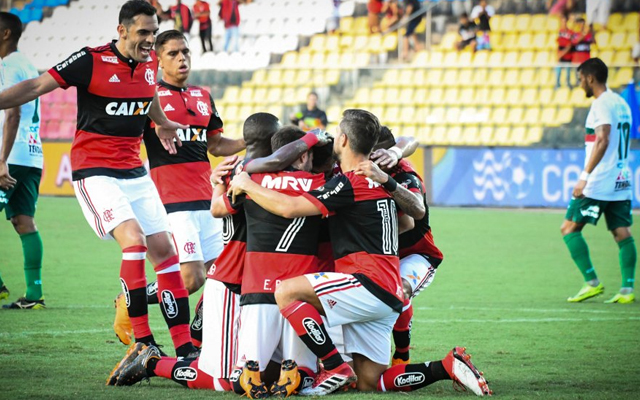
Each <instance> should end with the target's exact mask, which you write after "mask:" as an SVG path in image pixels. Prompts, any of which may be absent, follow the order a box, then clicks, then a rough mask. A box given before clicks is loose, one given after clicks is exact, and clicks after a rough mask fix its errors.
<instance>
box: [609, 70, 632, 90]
mask: <svg viewBox="0 0 640 400" xmlns="http://www.w3.org/2000/svg"><path fill="white" fill-rule="evenodd" d="M609 71H611V70H609ZM631 80H633V70H632V69H631V67H625V68H620V69H618V71H617V72H616V73H615V75H614V77H613V79H612V80H611V87H612V88H619V87H621V86H625V85H627V84H628V83H629V81H631Z"/></svg>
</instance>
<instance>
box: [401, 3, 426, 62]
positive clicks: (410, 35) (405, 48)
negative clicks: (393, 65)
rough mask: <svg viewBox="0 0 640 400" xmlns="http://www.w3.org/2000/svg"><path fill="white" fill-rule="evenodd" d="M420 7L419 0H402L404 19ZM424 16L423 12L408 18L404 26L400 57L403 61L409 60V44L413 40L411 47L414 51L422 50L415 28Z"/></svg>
mask: <svg viewBox="0 0 640 400" xmlns="http://www.w3.org/2000/svg"><path fill="white" fill-rule="evenodd" d="M419 9H420V0H404V17H403V18H404V19H405V20H406V19H408V18H410V17H411V15H412V14H413V13H414V12H416V11H418V10H419ZM422 18H424V14H420V16H417V17H415V18H414V19H412V20H410V21H409V23H408V24H407V26H406V31H405V33H404V37H403V38H402V57H403V58H404V60H405V61H408V60H409V44H410V42H409V41H411V42H413V49H414V50H415V51H420V50H422V43H420V41H418V36H417V35H416V28H417V27H418V25H420V22H421V21H422Z"/></svg>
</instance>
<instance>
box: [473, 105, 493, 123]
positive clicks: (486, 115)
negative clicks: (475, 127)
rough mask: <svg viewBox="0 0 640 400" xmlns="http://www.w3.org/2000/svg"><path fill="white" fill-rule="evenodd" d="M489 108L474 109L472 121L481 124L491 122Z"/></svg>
mask: <svg viewBox="0 0 640 400" xmlns="http://www.w3.org/2000/svg"><path fill="white" fill-rule="evenodd" d="M490 117H491V107H479V108H477V109H476V113H475V115H474V118H473V119H474V120H475V121H477V122H480V123H483V124H486V123H489V122H491V118H490Z"/></svg>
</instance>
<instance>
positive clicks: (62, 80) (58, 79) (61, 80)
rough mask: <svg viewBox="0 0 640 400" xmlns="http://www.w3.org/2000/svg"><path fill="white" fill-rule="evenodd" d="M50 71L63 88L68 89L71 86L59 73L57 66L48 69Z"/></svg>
mask: <svg viewBox="0 0 640 400" xmlns="http://www.w3.org/2000/svg"><path fill="white" fill-rule="evenodd" d="M47 72H48V73H49V75H51V76H52V77H53V79H55V80H56V82H58V85H60V87H61V88H63V89H65V90H66V89H67V88H69V85H68V84H67V82H66V81H65V80H64V79H62V77H61V76H60V74H59V73H58V71H56V70H55V67H53V68H51V69H49V71H47Z"/></svg>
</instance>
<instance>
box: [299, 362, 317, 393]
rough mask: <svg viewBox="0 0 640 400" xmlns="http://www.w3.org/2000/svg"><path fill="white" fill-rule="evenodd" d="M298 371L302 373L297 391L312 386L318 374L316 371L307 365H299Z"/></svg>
mask: <svg viewBox="0 0 640 400" xmlns="http://www.w3.org/2000/svg"><path fill="white" fill-rule="evenodd" d="M298 372H299V373H300V384H299V385H298V387H297V388H296V391H297V392H299V391H301V390H302V389H304V388H306V387H311V385H313V381H314V380H315V379H316V375H317V374H316V373H315V372H313V371H312V370H310V369H309V368H307V367H300V366H298Z"/></svg>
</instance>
